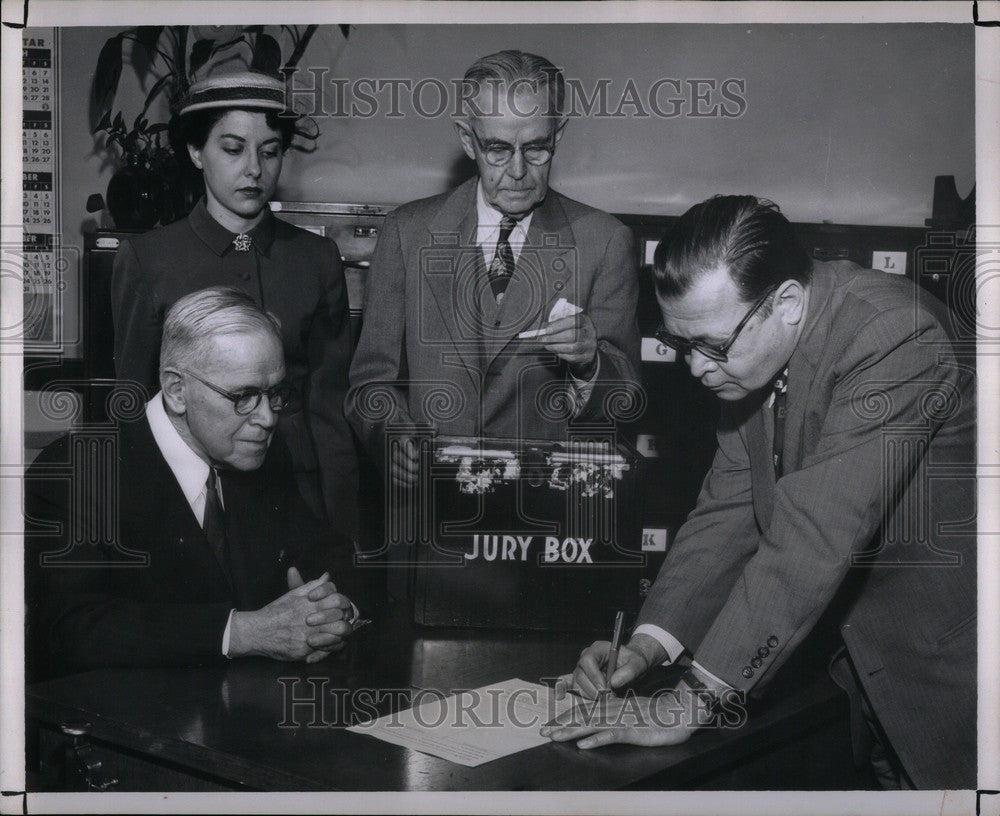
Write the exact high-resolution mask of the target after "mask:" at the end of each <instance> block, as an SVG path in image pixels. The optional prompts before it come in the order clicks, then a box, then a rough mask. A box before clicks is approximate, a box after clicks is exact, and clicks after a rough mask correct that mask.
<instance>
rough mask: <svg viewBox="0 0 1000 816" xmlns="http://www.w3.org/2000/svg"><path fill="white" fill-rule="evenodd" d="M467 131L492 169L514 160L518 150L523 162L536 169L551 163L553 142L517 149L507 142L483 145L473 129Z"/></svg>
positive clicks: (554, 148) (553, 149)
mask: <svg viewBox="0 0 1000 816" xmlns="http://www.w3.org/2000/svg"><path fill="white" fill-rule="evenodd" d="M469 131H470V132H471V133H472V138H473V139H475V140H476V144H477V145H479V152H480V153H482V154H483V158H485V159H486V162H487V164H491V165H493V166H494V167H503V166H504V165H505V164H507V163H508V162H509V161H510V160H511V159H513V158H514V154H515V153H517V152H518V150H520V151H521V155H522V156H524V160H525V161H526V162H527V163H528V164H533V165H535V166H536V167H538V166H540V165H543V164H548V163H549V162H550V161H552V156H553V155H555V152H556V145H555V141H554V140H553V141H551V142H549V143H547V144H538V143H537V142H532V143H531V144H526V145H522V146H521V147H520V148H518V147H515V146H514V145H512V144H508V143H507V142H490V143H489V144H483V140H482V139H480V138H479V134H478V133H476V131H475V128H473V127H471V126H470V127H469Z"/></svg>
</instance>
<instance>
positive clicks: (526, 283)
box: [485, 190, 583, 367]
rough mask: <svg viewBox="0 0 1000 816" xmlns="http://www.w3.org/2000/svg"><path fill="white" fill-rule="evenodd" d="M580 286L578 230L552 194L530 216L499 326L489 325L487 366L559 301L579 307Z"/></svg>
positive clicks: (536, 326) (539, 324) (545, 317)
mask: <svg viewBox="0 0 1000 816" xmlns="http://www.w3.org/2000/svg"><path fill="white" fill-rule="evenodd" d="M579 283H580V282H579V269H578V263H577V262H576V259H575V256H574V247H573V230H572V229H571V227H570V224H569V221H568V220H567V219H566V214H565V212H564V211H563V208H562V205H561V204H560V203H559V194H558V193H556V192H555V191H554V190H550V191H549V193H548V195H547V196H546V198H545V201H544V202H543V203H542V206H541V207H539V208H538V209H537V210H535V212H534V215H533V216H532V218H531V225H530V226H529V227H528V234H527V236H526V239H525V243H524V246H523V247H521V254H520V255H519V256H518V259H517V264H516V265H515V267H514V275H513V277H511V280H510V283H509V284H508V285H507V292H506V294H505V295H504V300H503V304H502V306H501V308H500V309H499V311H498V313H497V317H498V318H499V322H500V325H499V326H494V325H493V324H488V325H487V326H486V327H485V339H486V343H485V346H486V366H487V367H488V366H490V365H491V364H492V363H493V361H494V360H495V359H496V358H497V356H498V355H499V354H500V353H501V352H502V351H504V350H505V349H506V348H507V346H508V345H509V344H511V343H512V342H514V343H519V342H521V341H519V340H517V335H518V333H519V332H522V331H524V330H526V329H539V328H541V327H542V325H544V324H545V322H546V321H547V320H548V316H549V311H550V310H551V309H552V305H553V304H554V303H555V302H556V300H558V299H559V297H565V298H566V299H567V300H568V301H570V302H571V303H575V304H577V305H580V302H581V301H582V300H583V295H582V294H580V293H579V292H578V291H577V290H578V287H579ZM495 322H496V321H494V323H495ZM530 342H532V343H535V342H536V341H530Z"/></svg>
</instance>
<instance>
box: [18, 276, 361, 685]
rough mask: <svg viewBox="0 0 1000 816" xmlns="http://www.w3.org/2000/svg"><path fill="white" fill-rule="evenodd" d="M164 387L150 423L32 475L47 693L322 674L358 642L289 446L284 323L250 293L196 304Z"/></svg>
mask: <svg viewBox="0 0 1000 816" xmlns="http://www.w3.org/2000/svg"><path fill="white" fill-rule="evenodd" d="M160 387H161V390H160V391H159V392H158V393H157V394H156V395H155V396H154V397H153V399H152V400H150V402H149V403H148V404H147V405H146V406H145V410H144V411H143V412H142V414H141V416H139V417H138V418H136V419H134V420H132V421H122V422H119V423H118V425H117V426H114V427H111V426H109V427H108V428H106V429H96V430H95V429H85V430H83V431H79V432H76V433H73V434H70V435H69V436H68V437H65V438H62V439H60V440H58V441H56V442H55V443H53V444H52V445H50V446H49V447H48V448H46V450H45V451H43V452H42V453H41V454H40V456H39V458H38V459H37V460H36V461H35V463H34V464H33V465H32V466H31V468H30V469H29V471H28V473H27V474H26V490H25V501H26V505H25V506H26V519H27V536H26V543H27V552H26V592H27V594H26V597H27V623H28V631H27V640H26V642H27V653H28V672H29V678H30V679H37V678H38V677H41V676H47V675H52V674H62V673H67V672H72V671H82V670H86V669H91V668H96V667H101V666H151V665H196V664H204V663H209V662H212V661H223V660H225V659H226V658H227V657H229V658H234V657H242V656H248V655H262V656H266V657H271V658H274V659H277V660H305V661H307V662H315V661H318V660H321V659H322V658H324V657H326V656H327V655H328V654H329V653H330V652H332V651H336V650H337V649H339V648H341V647H342V646H343V645H344V641H345V638H346V637H347V636H348V635H349V634H350V633H351V631H352V624H353V621H354V619H355V618H356V616H357V609H356V607H354V605H353V604H352V603H351V601H350V600H349V599H348V598H347V597H346V596H345V595H344V594H342V593H341V592H339V591H338V590H337V588H336V587H335V585H334V583H333V582H332V580H331V567H332V566H333V561H334V556H335V554H336V553H337V547H336V546H335V544H336V542H334V541H333V539H332V538H331V534H330V533H328V532H326V531H324V530H323V529H322V528H321V527H320V525H319V522H318V521H317V520H316V519H315V518H314V517H313V516H312V515H311V514H310V513H309V511H308V510H307V509H306V506H305V504H304V502H303V500H302V499H301V497H300V496H299V495H298V493H297V492H296V490H295V481H294V478H293V477H292V474H291V471H290V469H289V461H288V455H287V451H286V450H284V449H283V448H280V447H279V445H278V444H272V443H273V442H274V430H275V427H276V425H277V420H278V416H277V415H278V414H279V413H280V412H281V411H282V410H284V409H286V408H287V407H288V404H289V400H290V399H291V397H292V393H291V389H290V388H289V386H288V385H287V384H286V383H285V364H284V357H283V353H282V346H281V337H280V334H279V332H278V330H277V327H276V325H275V323H274V321H273V319H272V318H271V317H270V316H269V315H267V314H265V313H264V312H262V311H261V310H260V309H259V307H258V306H257V305H256V304H255V303H254V301H253V299H252V298H250V297H249V296H248V295H246V294H244V293H242V292H240V291H238V290H235V289H229V288H224V287H213V288H210V289H203V290H201V291H198V292H194V293H192V294H190V295H187V296H186V297H183V298H181V299H180V300H178V301H177V302H176V303H175V304H174V306H173V307H172V308H171V309H170V311H169V313H168V314H167V318H166V322H165V324H164V332H163V341H162V346H161V351H160ZM344 555H346V549H342V550H341V551H340V553H339V556H340V557H342V556H344ZM335 577H336V579H337V582H338V583H341V582H342V579H346V577H347V576H346V570H344V571H341V570H338V571H337V573H336V575H335ZM308 578H312V580H308V582H307V581H306V580H305V579H308Z"/></svg>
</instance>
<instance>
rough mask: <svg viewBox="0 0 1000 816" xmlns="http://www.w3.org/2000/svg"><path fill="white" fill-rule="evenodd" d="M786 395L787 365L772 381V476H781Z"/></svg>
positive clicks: (786, 410) (777, 477) (786, 412)
mask: <svg viewBox="0 0 1000 816" xmlns="http://www.w3.org/2000/svg"><path fill="white" fill-rule="evenodd" d="M787 395H788V366H785V368H784V370H783V371H782V372H781V373H780V374H779V375H778V379H776V380H775V381H774V444H773V447H772V449H771V450H772V457H773V460H774V478H775V479H780V478H781V469H782V461H781V458H782V455H783V454H784V449H785V417H786V416H787V414H788V408H787V407H786V406H785V400H786V399H787Z"/></svg>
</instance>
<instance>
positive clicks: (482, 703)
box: [347, 679, 578, 767]
mask: <svg viewBox="0 0 1000 816" xmlns="http://www.w3.org/2000/svg"><path fill="white" fill-rule="evenodd" d="M422 698H423V699H422ZM413 701H414V706H413V707H412V708H409V709H407V710H405V711H396V712H393V713H391V714H387V715H385V716H384V717H379V718H378V719H377V720H373V721H372V722H370V723H367V724H364V725H354V726H351V727H350V728H348V729H347V730H348V731H354V732H355V733H358V734H368V735H369V736H372V737H375V738H376V739H380V740H384V741H385V742H391V743H392V744H393V745H400V746H402V747H404V748H411V749H413V750H414V751H421V752H423V753H425V754H431V755H432V756H436V757H441V758H442V759H447V760H448V761H450V762H455V763H457V764H459V765H466V766H468V767H475V766H477V765H482V764H484V763H486V762H491V761H492V760H494V759H499V758H500V757H504V756H507V755H509V754H516V753H517V752H518V751H525V750H527V749H528V748H534V747H535V746H538V745H544V744H545V743H547V742H548V741H549V740H548V739H547V738H546V737H541V736H539V734H538V729H539V728H541V727H542V726H543V725H545V723H547V722H549V720H551V719H552V718H553V717H555V716H557V715H559V714H561V713H562V712H564V711H567V710H568V709H570V708H571V707H573V705H575V704H576V703H577V702H578V701H577V699H576V698H575V697H570V696H567V697H564V698H563V699H562V700H556V698H555V691H554V690H553V689H551V688H549V687H548V686H543V685H540V684H538V683H529V682H526V681H524V680H517V679H514V680H506V681H504V682H502V683H496V684H493V685H489V686H483V687H482V688H478V689H471V690H469V691H463V692H461V693H458V694H453V695H451V696H450V697H442V696H441V695H440V694H435V693H432V692H427V693H426V696H425V695H424V693H423V692H417V693H416V694H415V695H414V700H413Z"/></svg>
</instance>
